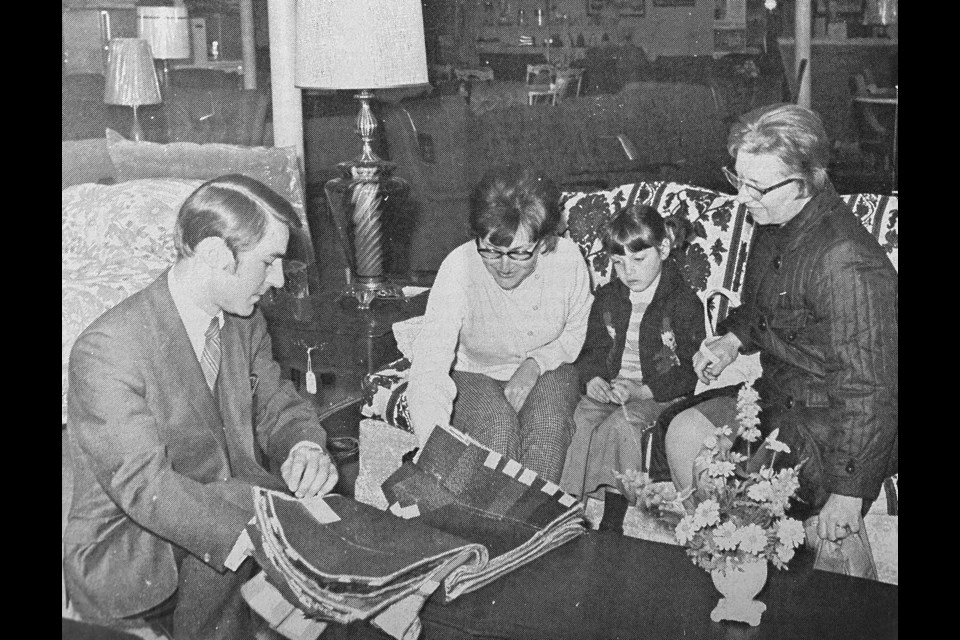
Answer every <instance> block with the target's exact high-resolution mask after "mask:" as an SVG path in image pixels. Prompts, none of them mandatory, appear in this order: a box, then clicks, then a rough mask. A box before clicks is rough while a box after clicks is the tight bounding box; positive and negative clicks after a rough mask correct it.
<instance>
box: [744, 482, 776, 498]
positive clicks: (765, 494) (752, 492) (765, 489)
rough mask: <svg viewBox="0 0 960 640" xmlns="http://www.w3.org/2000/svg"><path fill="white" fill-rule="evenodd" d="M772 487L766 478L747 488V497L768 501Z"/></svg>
mask: <svg viewBox="0 0 960 640" xmlns="http://www.w3.org/2000/svg"><path fill="white" fill-rule="evenodd" d="M772 489H773V487H772V486H771V484H770V483H769V482H768V481H766V480H764V481H762V482H758V483H757V484H754V485H751V486H750V488H749V489H747V497H748V498H750V499H751V500H756V501H757V502H766V501H767V500H769V499H770V495H771V493H772Z"/></svg>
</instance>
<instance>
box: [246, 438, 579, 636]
mask: <svg viewBox="0 0 960 640" xmlns="http://www.w3.org/2000/svg"><path fill="white" fill-rule="evenodd" d="M383 491H384V494H385V495H386V496H387V498H388V500H389V502H390V507H389V509H388V510H386V511H381V510H379V509H377V508H375V507H371V506H369V505H365V504H363V503H360V502H356V501H354V500H351V499H349V498H345V497H343V496H339V495H328V496H324V497H317V498H312V499H304V500H297V499H295V498H292V497H289V496H288V495H285V494H283V493H279V492H275V491H270V490H268V489H262V488H259V487H255V488H254V489H253V494H254V504H255V508H256V517H255V519H254V521H253V522H252V523H251V524H250V525H249V526H248V528H247V531H248V534H249V535H250V538H251V541H252V543H253V547H254V552H253V553H254V556H255V558H256V560H257V562H258V563H259V564H260V566H261V567H262V568H263V573H264V575H265V577H266V582H268V583H269V586H271V587H272V588H275V589H276V590H277V591H278V592H279V594H280V595H281V596H282V597H283V599H284V600H286V601H287V602H288V603H289V604H290V605H293V607H296V609H297V610H299V611H300V612H302V614H303V615H304V616H305V617H306V619H312V620H324V621H335V622H339V623H350V622H353V621H356V620H370V621H371V622H373V623H374V624H375V625H376V626H378V627H380V628H381V629H383V630H384V631H386V632H387V633H389V634H390V635H393V636H394V637H396V638H415V637H416V636H417V633H419V629H420V624H419V618H418V617H417V616H418V614H419V612H420V609H421V608H422V607H423V604H424V603H425V602H426V600H427V598H429V597H430V595H431V594H432V593H433V592H434V591H436V590H437V588H438V587H441V586H442V589H441V593H442V597H443V601H449V600H452V599H454V598H456V597H457V596H459V595H462V594H464V593H468V592H470V591H473V590H475V589H479V588H480V587H482V586H483V585H485V584H488V583H490V582H491V581H493V580H495V579H497V578H498V577H500V576H502V575H504V574H505V573H507V572H509V571H512V570H513V569H515V568H517V567H519V566H521V565H523V564H526V563H528V562H530V561H532V560H534V559H536V558H538V557H540V556H541V555H543V554H545V553H547V552H548V551H550V550H551V549H554V548H556V547H558V546H560V545H562V544H564V543H565V542H568V541H570V540H573V539H574V538H576V537H577V536H579V535H581V534H583V533H584V532H585V527H584V522H585V521H584V515H583V505H582V504H581V503H580V502H578V501H576V500H575V499H574V498H573V497H572V496H571V495H569V494H567V493H564V492H563V491H562V490H560V488H559V487H558V486H557V485H556V484H554V483H551V482H545V481H543V480H542V479H541V478H539V477H538V476H537V474H536V473H534V472H533V471H531V470H529V469H525V468H524V467H522V466H521V465H520V464H519V463H517V462H516V461H514V460H510V459H507V458H504V457H503V456H500V455H499V454H496V453H493V452H491V451H490V450H488V449H485V448H484V447H482V446H481V445H479V444H477V443H476V442H474V441H472V440H471V439H470V438H469V437H468V436H465V435H464V434H462V433H460V432H457V431H454V430H452V429H441V428H438V429H435V430H434V432H433V433H432V434H431V436H430V438H429V440H428V441H427V444H426V445H425V446H424V448H423V449H422V450H421V451H420V455H419V457H418V459H417V461H416V462H413V461H412V460H411V461H406V462H404V463H403V465H402V466H401V467H400V469H398V470H397V471H396V472H394V473H393V475H391V476H390V477H389V478H388V479H387V480H386V481H385V482H384V484H383ZM261 582H262V578H261ZM258 588H259V589H261V591H262V589H263V585H262V584H261V585H260V587H258ZM245 595H246V594H245ZM262 597H266V596H262ZM248 601H251V597H250V595H248ZM251 606H254V603H253V602H252V601H251ZM271 606H272V605H271ZM254 608H255V609H256V610H258V611H260V612H261V613H263V610H264V607H263V606H259V607H258V606H254ZM277 610H278V611H279V609H277ZM289 613H290V611H289V609H288V610H286V611H285V612H284V613H283V616H281V617H284V618H285V617H286V616H288V615H289ZM265 617H267V619H268V621H269V622H271V624H272V626H274V628H276V629H278V630H281V631H282V629H280V628H279V625H280V624H281V622H282V621H281V620H279V619H278V620H271V619H270V617H269V615H267V616H265ZM301 622H302V621H301ZM287 624H288V625H289V621H287ZM285 635H287V637H294V636H293V635H288V634H285ZM314 637H315V636H314Z"/></svg>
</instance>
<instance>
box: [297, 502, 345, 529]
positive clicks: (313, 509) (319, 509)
mask: <svg viewBox="0 0 960 640" xmlns="http://www.w3.org/2000/svg"><path fill="white" fill-rule="evenodd" d="M300 504H302V505H303V506H305V507H306V508H307V511H309V512H310V515H312V516H313V517H314V518H316V519H317V521H318V522H320V523H321V524H330V523H331V522H339V521H340V516H338V515H337V514H336V512H335V511H334V510H333V509H331V508H330V505H328V504H327V501H326V500H324V499H323V498H322V497H321V496H314V497H313V498H304V499H302V500H300Z"/></svg>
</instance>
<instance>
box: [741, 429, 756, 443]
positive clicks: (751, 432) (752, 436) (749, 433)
mask: <svg viewBox="0 0 960 640" xmlns="http://www.w3.org/2000/svg"><path fill="white" fill-rule="evenodd" d="M740 437H741V438H743V439H744V440H746V441H747V442H756V441H757V440H759V439H760V429H758V428H756V427H749V428H745V429H744V430H743V433H741V434H740Z"/></svg>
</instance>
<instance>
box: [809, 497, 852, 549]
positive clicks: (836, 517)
mask: <svg viewBox="0 0 960 640" xmlns="http://www.w3.org/2000/svg"><path fill="white" fill-rule="evenodd" d="M862 508H863V499H862V498H854V497H852V496H841V495H839V494H836V493H831V494H830V497H829V498H827V503H826V504H825V505H823V509H821V510H820V516H819V520H818V521H817V535H818V536H820V538H821V539H827V540H830V541H832V542H836V541H837V540H843V539H844V538H846V537H847V536H848V535H850V534H851V533H857V532H858V531H860V523H861V522H862V520H861V519H860V510H861V509H862Z"/></svg>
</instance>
